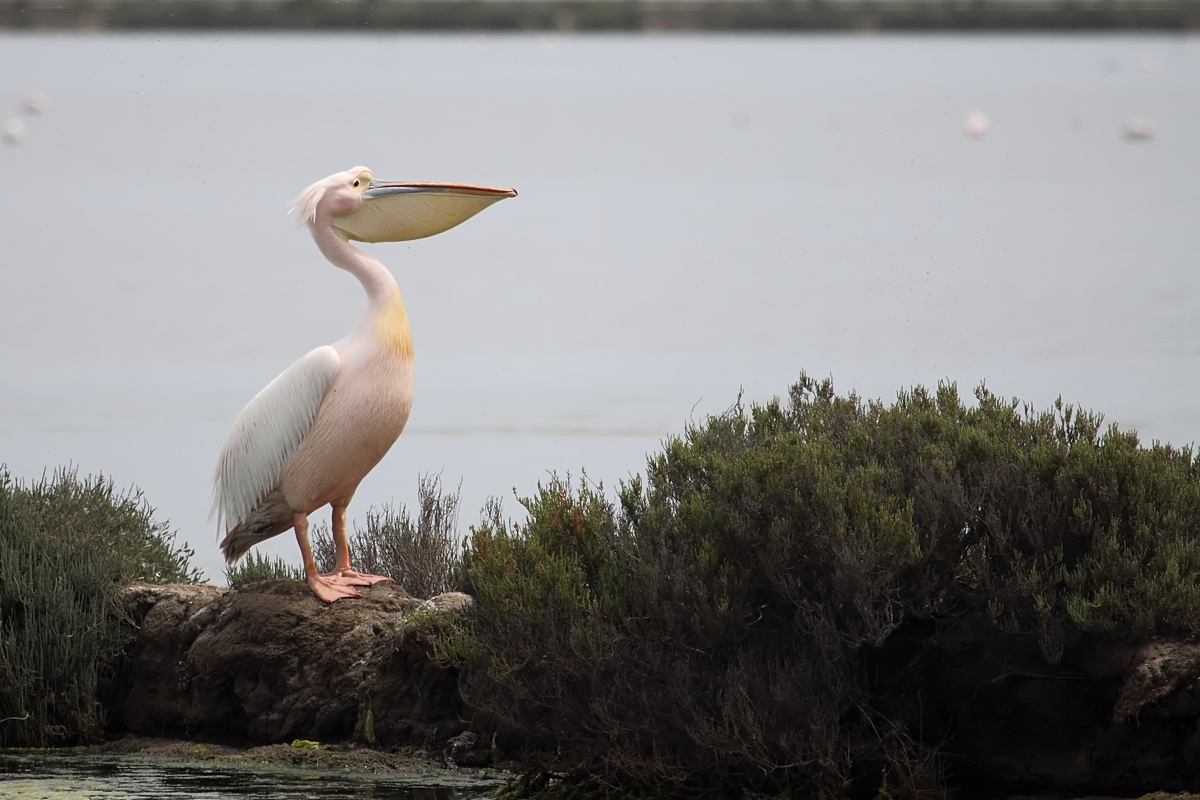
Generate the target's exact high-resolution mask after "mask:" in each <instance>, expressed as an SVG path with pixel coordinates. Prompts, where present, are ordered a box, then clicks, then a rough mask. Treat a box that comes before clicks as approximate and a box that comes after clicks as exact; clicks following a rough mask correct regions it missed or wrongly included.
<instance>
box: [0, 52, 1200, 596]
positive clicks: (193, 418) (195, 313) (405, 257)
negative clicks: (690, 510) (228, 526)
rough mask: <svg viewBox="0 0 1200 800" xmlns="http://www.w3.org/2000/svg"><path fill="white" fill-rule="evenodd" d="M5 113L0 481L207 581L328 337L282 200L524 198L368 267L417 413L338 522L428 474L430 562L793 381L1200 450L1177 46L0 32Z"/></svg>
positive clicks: (1191, 122)
mask: <svg viewBox="0 0 1200 800" xmlns="http://www.w3.org/2000/svg"><path fill="white" fill-rule="evenodd" d="M31 89H39V90H41V91H43V92H45V93H46V95H47V96H48V98H49V105H48V107H47V109H46V111H45V113H44V114H42V115H30V114H25V113H24V112H22V111H21V104H22V102H23V98H24V96H25V94H26V92H27V91H29V90H31ZM974 110H979V111H982V112H984V113H986V114H987V115H988V117H989V118H990V119H991V128H990V130H989V131H988V134H987V136H986V137H985V138H983V139H982V140H979V141H972V140H971V139H969V138H968V137H967V136H966V135H964V132H963V119H964V116H965V115H966V114H967V113H968V112H971V111H974ZM8 116H21V117H22V118H23V119H24V120H25V122H26V126H27V135H26V137H25V138H24V140H23V141H22V142H20V144H19V145H17V146H9V147H0V367H2V369H0V461H4V462H7V463H8V465H9V467H10V469H11V470H12V471H13V472H14V473H15V474H16V475H18V476H21V477H25V478H30V477H36V476H38V475H40V474H41V472H42V471H43V469H44V468H46V467H47V466H50V467H53V466H55V465H59V464H66V463H73V464H76V465H78V466H79V468H80V469H81V470H82V471H84V472H95V471H101V470H102V471H104V472H105V473H107V474H109V475H111V476H112V477H113V478H114V479H115V481H116V482H117V483H118V484H119V485H121V486H128V485H130V484H137V485H139V486H141V487H142V488H143V489H144V490H145V492H146V495H147V497H148V498H149V500H150V501H151V503H153V504H154V505H155V506H156V507H157V508H158V509H159V512H160V514H161V515H162V516H164V517H168V518H170V519H171V521H172V522H173V523H174V525H176V526H177V527H178V528H179V529H180V531H181V534H182V536H183V537H185V538H187V539H189V540H190V541H191V542H192V543H193V544H194V545H195V546H196V548H197V551H198V560H199V563H200V564H201V565H202V566H203V567H204V568H205V569H206V570H207V572H208V574H209V575H210V577H212V578H219V576H220V567H219V562H218V559H217V556H216V546H215V541H214V540H215V531H214V530H213V528H212V527H211V526H210V525H209V524H208V523H207V522H206V519H207V515H208V509H209V502H210V485H211V474H212V468H213V465H214V462H215V460H216V456H217V453H218V451H219V449H220V447H221V443H222V441H223V439H224V436H225V433H226V431H227V430H228V426H229V424H230V422H231V421H232V419H233V417H234V415H235V414H236V413H237V411H238V410H239V409H240V408H241V407H242V405H243V404H244V403H245V402H246V400H248V399H249V398H250V397H251V396H252V395H253V394H254V393H255V392H256V391H257V390H258V389H259V388H260V387H261V386H262V385H263V384H265V383H266V381H267V380H269V379H270V378H272V377H273V376H274V375H276V374H277V373H278V372H279V371H281V370H282V369H283V368H285V367H286V366H287V365H288V364H289V363H291V362H292V361H293V360H294V359H295V358H297V357H299V356H300V355H301V354H303V353H304V352H306V351H307V350H309V349H311V348H312V347H315V346H317V345H320V344H323V343H326V342H330V341H334V340H336V339H338V338H340V337H341V336H342V335H343V333H344V332H345V331H346V330H348V328H349V327H350V326H351V325H352V324H353V322H354V321H355V320H356V319H357V317H358V315H359V314H360V313H361V310H362V302H363V301H362V296H361V290H360V289H359V287H358V286H357V284H355V283H354V281H353V279H351V278H350V277H349V276H347V275H346V274H344V273H341V272H340V271H338V270H336V269H333V268H332V267H330V266H328V265H327V264H326V263H325V262H324V261H323V259H322V258H321V257H320V255H319V254H318V253H317V252H316V249H315V247H314V246H313V244H312V242H311V240H310V239H309V238H308V237H307V235H304V234H301V233H297V232H296V231H295V230H294V225H293V223H292V222H291V221H290V220H289V219H288V218H287V217H286V216H285V214H284V204H285V203H286V201H288V200H290V199H291V198H292V197H293V196H294V195H295V194H296V193H297V192H298V191H299V190H300V189H302V188H303V187H304V186H305V185H307V184H308V183H310V182H311V181H313V180H316V179H318V178H321V177H323V176H325V175H327V174H329V173H331V172H333V171H335V170H341V169H346V168H349V167H350V166H353V165H356V164H365V165H367V166H370V167H371V168H373V169H374V170H375V173H376V175H377V176H380V177H383V178H397V179H434V180H452V181H453V180H457V181H470V182H479V183H488V184H494V185H507V186H514V187H516V188H517V189H518V190H519V191H520V196H519V197H518V198H517V199H515V200H510V201H506V202H505V203H502V204H500V205H498V206H496V207H494V208H492V209H489V210H488V211H487V212H485V213H484V214H483V215H481V216H480V217H478V218H476V219H474V220H471V221H470V222H469V223H467V224H466V225H464V226H463V227H461V228H458V229H456V230H454V231H451V232H449V233H447V234H445V235H443V236H440V237H437V238H434V239H429V240H425V241H420V242H414V243H410V244H392V245H379V246H377V247H376V252H377V254H378V255H379V256H380V258H381V259H382V260H383V261H384V262H385V263H387V264H388V265H389V266H390V267H391V268H392V269H393V271H394V273H395V274H396V276H397V279H398V280H399V282H400V285H401V288H402V289H403V291H404V293H405V297H406V301H407V303H408V306H409V312H410V316H411V319H412V324H413V329H414V335H415V337H416V348H417V359H418V362H417V369H418V376H417V401H416V406H415V408H414V411H413V416H412V419H411V421H410V424H409V429H408V430H407V431H406V432H405V434H404V436H403V437H402V439H401V440H400V443H399V444H398V445H397V447H396V448H395V449H394V450H393V451H392V453H391V454H390V455H389V456H388V458H387V459H385V461H384V462H383V464H381V465H380V467H379V468H377V469H376V471H375V472H374V473H373V474H372V475H371V476H370V477H369V478H368V479H367V480H366V481H365V482H364V483H363V485H362V487H361V488H360V490H359V493H358V496H357V498H356V501H355V504H354V505H352V506H351V513H352V515H354V516H357V517H358V518H359V519H362V517H363V515H364V512H365V511H366V509H367V508H368V507H369V506H370V505H372V504H379V503H382V502H387V501H391V500H396V501H400V502H406V503H411V502H413V500H414V499H415V495H416V486H417V476H418V475H419V474H421V473H427V472H440V473H441V475H442V477H443V480H444V481H445V482H446V483H447V484H450V485H455V484H458V483H459V482H460V481H461V486H462V494H463V509H464V510H463V518H462V520H461V522H462V525H463V527H464V528H465V526H466V525H467V524H469V523H470V522H473V521H474V520H475V519H477V515H476V510H477V509H478V508H479V507H480V506H481V505H482V504H483V502H484V500H485V499H486V498H487V497H488V496H490V495H498V496H503V497H507V498H509V500H508V502H507V505H508V507H509V510H510V511H513V512H515V511H516V510H517V509H516V505H515V503H514V502H513V501H512V499H511V493H512V489H513V488H514V487H515V488H516V489H517V491H518V492H519V493H530V492H532V491H534V489H535V487H536V484H537V482H538V481H539V480H544V479H545V478H546V477H547V475H548V474H549V472H550V471H552V470H557V471H559V472H565V471H568V470H570V471H572V472H573V473H575V474H578V472H579V471H580V469H581V468H586V469H587V471H588V475H589V477H591V478H592V479H594V480H603V481H604V482H606V483H607V484H609V485H611V484H613V483H615V482H616V481H617V480H619V479H621V478H624V477H626V476H628V475H629V474H630V473H631V472H636V471H639V470H641V469H642V468H643V465H644V460H645V455H646V454H647V453H648V452H652V451H653V450H655V449H656V448H657V446H658V443H659V442H660V441H661V439H662V438H663V437H665V436H667V435H669V434H672V433H676V432H679V431H680V430H681V429H682V426H683V425H684V423H685V421H686V420H688V419H699V418H701V417H702V416H703V415H705V414H707V413H713V412H717V411H720V410H722V409H724V408H726V407H727V406H728V405H730V404H731V403H732V402H733V401H734V399H735V398H736V396H737V394H738V391H739V389H742V388H744V390H745V395H746V397H747V398H749V399H766V398H769V397H771V396H772V395H775V394H779V393H782V392H785V391H786V389H787V387H788V385H789V383H790V382H791V381H792V380H793V379H794V378H795V377H796V375H797V374H798V373H799V371H800V370H802V369H804V370H807V371H808V372H809V373H810V374H815V375H818V376H826V375H831V376H833V378H834V380H835V383H836V384H837V385H838V386H839V387H840V388H841V389H842V390H850V389H855V390H857V391H858V392H860V393H861V394H864V395H868V396H877V397H878V396H881V397H885V398H890V397H893V396H894V394H895V392H896V390H897V389H898V388H900V387H904V386H911V385H912V384H914V383H924V384H927V385H931V384H936V382H937V381H938V380H940V379H950V380H954V381H957V382H958V383H959V385H960V387H961V388H962V389H964V390H968V389H970V388H971V387H973V386H975V385H976V384H977V383H978V382H980V381H982V380H986V381H987V383H988V386H989V387H990V388H991V389H992V390H994V391H996V392H998V393H1000V394H1003V395H1017V396H1020V397H1021V398H1023V399H1026V400H1029V401H1032V402H1034V403H1035V404H1037V405H1039V406H1045V405H1047V404H1049V403H1050V402H1052V401H1053V400H1054V398H1055V397H1057V396H1058V395H1060V394H1061V395H1062V396H1063V397H1064V398H1065V399H1066V400H1068V401H1072V402H1078V403H1081V404H1083V405H1085V406H1087V407H1090V408H1093V409H1096V410H1100V411H1103V412H1104V413H1105V414H1107V416H1108V418H1109V419H1110V420H1114V421H1118V422H1120V423H1122V424H1124V425H1129V426H1134V427H1136V428H1138V429H1139V430H1140V431H1141V432H1142V434H1143V437H1144V438H1145V439H1147V440H1150V439H1154V438H1159V439H1166V440H1170V441H1174V442H1177V443H1187V442H1192V441H1194V440H1196V439H1197V438H1198V437H1200V403H1198V402H1197V398H1200V324H1197V320H1198V319H1200V270H1198V269H1197V265H1198V264H1200V38H1198V37H1195V36H1192V37H1181V36H1143V37H1139V36H1117V37H1079V36H1071V37H1057V36H1038V37H1027V38H1026V37H1014V36H1004V37H976V36H971V37H951V36H938V37H919V36H910V37H890V36H873V37H855V36H831V37H803V36H795V37H780V38H772V37H762V36H755V37H688V36H630V37H625V36H604V37H578V36H576V37H555V36H545V37H543V36H441V37H434V36H429V37H417V36H401V35H386V36H384V35H380V36H374V35H363V36H349V35H338V36H290V35H289V36H284V35H229V34H219V33H210V34H203V35H189V36H167V35H138V36H133V35H129V36H126V35H121V36H114V35H53V36H49V35H14V34H3V35H0V120H2V119H4V118H7V117H8ZM1134 117H1144V118H1147V119H1149V120H1152V122H1153V125H1154V131H1155V137H1154V138H1153V140H1151V141H1129V140H1127V139H1126V138H1125V137H1124V135H1123V128H1124V126H1125V125H1126V123H1127V121H1128V120H1129V119H1131V118H1134ZM269 551H270V552H278V553H282V554H284V555H286V556H287V557H288V558H290V559H293V560H295V559H296V556H295V545H294V543H293V541H292V540H291V538H290V537H281V538H280V539H279V540H276V541H275V542H272V543H270V548H269Z"/></svg>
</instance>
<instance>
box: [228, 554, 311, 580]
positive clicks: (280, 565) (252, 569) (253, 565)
mask: <svg viewBox="0 0 1200 800" xmlns="http://www.w3.org/2000/svg"><path fill="white" fill-rule="evenodd" d="M280 579H289V580H301V581H302V580H304V570H303V569H302V568H301V567H296V566H293V565H291V564H289V563H288V562H286V561H284V560H283V559H282V558H280V557H279V556H275V557H274V558H267V557H266V556H264V555H262V554H261V553H259V552H258V551H257V550H251V551H250V552H249V553H247V554H246V556H245V558H243V559H241V560H240V561H238V562H237V563H236V564H233V565H231V566H228V567H226V568H225V581H226V583H228V584H229V587H230V588H231V589H241V588H242V587H243V586H248V585H250V584H251V583H258V582H259V581H274V580H280Z"/></svg>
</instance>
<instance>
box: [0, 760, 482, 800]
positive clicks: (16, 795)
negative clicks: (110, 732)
mask: <svg viewBox="0 0 1200 800" xmlns="http://www.w3.org/2000/svg"><path fill="white" fill-rule="evenodd" d="M495 785H496V784H495V781H489V780H485V779H481V778H478V777H472V776H471V775H468V774H447V775H443V776H440V777H430V776H429V775H424V774H414V775H404V774H398V773H397V774H384V773H379V774H372V773H370V772H367V771H353V772H351V771H346V770H335V769H322V768H316V767H286V766H281V765H271V766H266V765H237V764H218V763H206V762H202V761H195V762H193V761H186V760H179V759H170V758H144V757H138V756H112V755H105V756H89V755H78V754H69V753H65V752H64V753H59V754H52V755H46V754H44V753H39V754H37V755H36V756H35V755H21V754H11V753H10V754H4V753H0V796H3V797H5V798H7V800H50V799H51V798H52V799H53V800H233V799H234V798H244V797H254V798H258V799H259V800H359V799H360V798H372V800H482V798H483V797H485V796H486V792H487V791H489V790H490V789H492V788H494V787H495Z"/></svg>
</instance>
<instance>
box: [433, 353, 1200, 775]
mask: <svg viewBox="0 0 1200 800" xmlns="http://www.w3.org/2000/svg"><path fill="white" fill-rule="evenodd" d="M975 398H976V402H975V403H974V404H973V405H970V406H968V405H965V404H963V403H962V402H961V400H960V398H959V396H958V394H957V391H956V389H955V387H953V386H948V385H943V386H940V387H939V388H938V390H937V391H936V392H935V393H930V392H928V391H926V390H924V389H922V388H916V389H913V390H912V391H910V392H904V393H902V394H900V396H899V397H898V399H897V401H896V402H895V403H894V404H892V405H885V404H883V403H880V402H877V401H874V402H864V401H862V400H861V399H859V398H858V397H857V396H855V395H850V396H848V397H838V396H836V395H835V394H834V392H833V388H832V385H831V384H830V383H829V382H828V381H826V382H823V383H818V382H816V381H813V380H811V379H809V378H807V377H806V376H803V375H802V376H801V378H800V380H799V382H798V383H796V384H795V385H794V386H793V387H792V388H791V391H790V394H789V397H788V400H787V401H786V402H784V401H780V400H774V401H772V402H769V403H767V404H765V405H762V406H757V405H756V406H753V407H751V408H750V409H749V410H747V409H745V408H743V407H742V406H741V405H740V404H739V405H737V406H735V407H734V408H733V409H731V410H730V411H729V412H728V413H726V414H724V415H721V416H719V417H714V418H710V419H708V420H706V421H705V422H704V423H703V424H701V425H698V426H692V427H689V428H688V429H687V430H686V431H685V433H684V435H683V436H682V437H679V438H673V439H670V440H669V441H667V442H666V443H665V446H664V449H663V452H662V453H661V454H659V455H657V456H654V457H653V458H652V459H651V460H650V462H649V464H648V468H647V475H646V479H645V482H644V483H643V481H642V480H641V479H640V478H634V479H633V480H631V481H630V482H629V483H628V484H625V485H622V486H621V488H620V491H619V492H618V501H619V502H618V504H617V505H614V504H613V503H611V502H610V501H609V500H608V499H606V498H605V496H604V494H603V492H602V491H601V490H600V489H599V488H593V487H591V486H589V485H588V484H587V483H586V482H580V483H579V484H578V486H574V487H573V486H571V485H570V483H569V482H568V481H562V480H559V479H557V478H556V479H554V480H552V481H551V482H550V484H549V485H547V486H540V487H539V490H538V493H537V494H536V495H535V496H534V497H531V498H526V499H524V500H522V503H523V504H524V506H525V508H526V509H527V511H528V522H526V523H518V522H511V521H506V520H505V519H504V518H503V515H502V514H501V512H500V510H499V508H498V507H496V506H493V507H492V508H491V509H490V510H489V512H488V513H487V515H486V516H485V518H484V520H483V521H482V522H481V524H480V525H479V526H477V527H475V528H473V529H472V534H471V538H470V540H469V542H467V543H466V545H465V553H464V564H463V572H462V580H463V587H462V588H464V589H465V590H466V591H468V592H470V593H471V594H473V595H474V596H475V598H476V600H477V603H476V606H475V609H474V612H473V615H472V616H471V617H470V618H469V619H468V620H467V621H465V622H463V623H459V624H453V623H451V624H449V625H447V626H445V627H444V629H443V638H442V639H441V641H440V643H439V645H438V647H439V653H440V655H441V657H442V658H444V659H446V660H447V661H449V662H453V663H456V664H459V665H461V666H462V667H463V672H462V687H463V691H464V694H465V697H466V699H467V701H468V702H469V703H470V704H472V705H474V706H475V707H476V708H478V709H480V710H481V711H483V712H484V713H485V714H486V715H488V716H489V717H490V718H491V719H492V720H493V721H494V723H495V724H496V725H497V726H498V727H500V728H501V729H502V730H504V731H506V732H507V733H509V734H515V735H516V737H517V738H518V739H519V740H520V741H523V742H524V743H525V747H526V748H527V750H526V751H525V753H524V757H525V758H526V759H527V764H528V765H530V766H531V767H533V768H540V769H546V770H566V771H571V770H575V771H579V772H582V773H585V774H587V775H590V776H592V777H599V778H600V779H601V781H602V782H603V783H604V784H606V785H615V786H625V787H634V786H642V787H645V786H652V787H655V788H656V789H657V790H658V791H659V792H660V793H662V794H671V793H675V794H678V795H680V796H690V795H694V794H695V793H696V792H697V791H699V790H702V789H706V788H707V789H711V790H714V791H729V790H739V791H740V790H747V789H749V790H753V791H763V792H768V793H778V792H796V791H800V790H804V789H805V787H807V790H809V791H817V792H825V793H829V794H834V795H841V794H845V793H847V792H849V791H852V790H853V791H855V792H863V791H867V792H874V791H889V792H892V793H897V792H899V793H907V794H910V795H916V794H919V793H920V792H922V791H924V790H926V789H928V788H930V787H937V786H940V785H942V781H943V776H942V775H941V773H940V769H939V765H938V762H937V759H936V755H935V753H934V752H933V751H932V750H930V749H929V748H928V747H927V746H926V745H925V744H923V743H921V742H918V741H916V740H915V738H914V737H915V736H916V735H917V732H914V731H910V730H908V729H907V728H906V727H905V725H904V724H903V723H902V722H901V721H900V718H899V717H897V716H896V715H893V714H891V713H890V711H889V709H890V706H889V705H888V702H887V701H884V700H882V699H881V698H880V697H878V696H875V695H873V687H876V686H886V685H888V684H889V678H888V676H886V675H880V674H877V670H879V669H881V667H880V662H879V661H878V660H876V661H875V662H871V661H870V659H869V658H868V657H867V656H869V654H871V653H873V652H878V651H879V649H880V648H881V647H884V646H886V644H887V643H888V640H889V637H890V636H891V635H892V634H894V633H895V632H896V631H897V629H898V628H899V627H900V626H901V625H903V624H905V622H906V621H912V620H937V619H942V620H948V619H956V620H966V621H969V623H970V625H973V626H974V629H975V630H976V631H978V632H979V633H978V635H980V636H981V637H986V636H993V635H998V636H1010V637H1011V636H1015V635H1022V636H1024V635H1028V636H1034V637H1036V638H1037V641H1038V642H1039V644H1040V645H1041V649H1042V653H1043V655H1044V658H1045V660H1046V661H1047V662H1049V663H1051V664H1053V663H1056V662H1057V661H1058V660H1059V659H1060V658H1061V657H1062V655H1063V652H1064V648H1067V647H1071V646H1073V645H1074V644H1076V643H1078V642H1080V641H1081V640H1083V639H1085V638H1087V637H1104V638H1106V639H1109V640H1119V641H1131V640H1135V639H1138V638H1141V637H1145V636H1148V635H1152V634H1176V635H1194V634H1197V633H1200V538H1198V536H1197V534H1198V533H1200V481H1198V480H1197V479H1198V478H1200V475H1197V465H1196V462H1195V460H1194V459H1193V455H1192V452H1191V450H1190V449H1186V448H1185V449H1175V448H1172V447H1169V446H1166V445H1160V444H1157V443H1156V444H1154V445H1153V446H1151V447H1148V448H1147V447H1141V446H1140V444H1139V442H1138V439H1137V437H1136V436H1135V435H1134V434H1132V433H1129V432H1125V431H1121V430H1119V429H1118V428H1116V427H1115V426H1110V427H1108V428H1102V424H1101V423H1102V420H1101V418H1100V417H1099V416H1097V415H1094V414H1090V413H1087V412H1081V411H1078V410H1076V409H1074V408H1073V407H1071V406H1067V405H1064V404H1063V403H1062V402H1061V401H1060V402H1058V403H1056V404H1055V405H1054V407H1053V408H1052V409H1051V410H1050V411H1046V412H1042V413H1035V412H1034V411H1033V410H1032V409H1030V408H1029V407H1028V406H1021V405H1020V404H1019V403H1017V402H1016V401H1005V400H1001V399H1000V398H997V397H996V396H994V395H992V394H991V393H990V392H988V391H987V390H986V388H983V387H981V388H980V389H978V390H977V391H976V395H975ZM926 627H928V628H929V629H930V631H932V632H931V633H930V634H929V636H930V638H929V639H928V640H927V641H926V646H927V647H930V648H936V647H941V646H949V645H948V644H947V643H946V642H944V641H941V640H939V639H938V638H937V636H938V634H937V633H936V631H937V626H926ZM960 628H961V626H960ZM955 635H960V636H961V635H962V632H961V630H959V631H958V633H956V634H955ZM868 664H871V666H870V667H868ZM893 677H894V676H893Z"/></svg>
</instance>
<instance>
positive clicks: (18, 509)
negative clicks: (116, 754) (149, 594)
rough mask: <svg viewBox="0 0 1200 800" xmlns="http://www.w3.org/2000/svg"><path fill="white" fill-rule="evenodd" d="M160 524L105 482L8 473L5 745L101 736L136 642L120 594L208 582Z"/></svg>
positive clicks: (4, 502) (0, 591)
mask: <svg viewBox="0 0 1200 800" xmlns="http://www.w3.org/2000/svg"><path fill="white" fill-rule="evenodd" d="M153 517H154V510H153V509H152V508H150V506H149V505H148V504H147V503H146V502H145V500H144V499H143V498H142V496H141V494H140V493H139V492H137V491H136V490H135V491H133V492H131V493H128V494H118V493H116V491H115V490H114V488H113V484H112V481H110V480H106V479H105V478H103V477H97V478H93V477H88V478H84V479H82V480H81V479H79V477H78V476H77V474H76V472H75V471H73V470H62V471H59V472H57V473H55V475H54V477H53V478H52V479H51V480H46V479H43V480H42V481H40V482H39V483H36V484H33V485H31V486H28V487H26V486H23V485H22V484H20V483H18V482H16V481H14V480H13V479H12V477H11V475H10V473H9V472H8V470H7V469H6V468H4V467H3V466H0V747H13V746H21V747H24V746H34V747H44V746H48V745H56V744H65V743H69V742H74V741H85V740H91V739H96V738H98V737H99V735H100V734H101V732H102V730H103V727H104V713H103V709H102V708H101V707H100V704H99V701H98V697H97V694H98V691H99V687H100V684H101V682H102V681H103V680H104V679H105V678H106V677H107V676H108V675H109V674H110V673H111V670H112V669H113V667H114V665H115V663H116V659H117V658H118V657H119V656H120V654H121V652H122V651H123V648H124V645H125V643H126V641H127V638H128V634H129V630H128V628H127V627H126V626H125V624H124V622H123V621H122V620H121V619H119V618H118V616H117V614H116V610H115V607H114V606H112V605H111V602H110V591H111V589H112V588H113V586H115V585H116V584H118V583H121V582H125V581H132V580H146V581H153V582H155V583H168V582H196V581H198V580H199V578H200V574H199V572H198V571H197V570H194V569H192V568H191V567H190V566H189V560H190V558H191V557H192V555H193V553H192V550H191V549H190V548H189V547H188V546H187V544H186V543H185V544H184V545H182V546H176V545H175V544H174V539H175V533H174V532H173V531H171V530H170V529H169V528H168V527H167V525H166V524H165V523H159V522H156V521H155V520H154V518H153Z"/></svg>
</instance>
